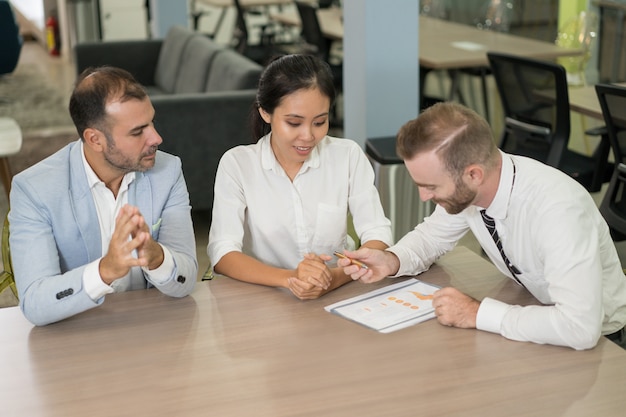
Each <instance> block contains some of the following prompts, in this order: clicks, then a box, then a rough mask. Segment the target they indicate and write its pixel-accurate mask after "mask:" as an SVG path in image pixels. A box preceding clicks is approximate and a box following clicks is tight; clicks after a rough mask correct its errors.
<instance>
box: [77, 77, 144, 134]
mask: <svg viewBox="0 0 626 417" xmlns="http://www.w3.org/2000/svg"><path fill="white" fill-rule="evenodd" d="M147 96H148V95H147V93H146V90H145V89H144V88H143V86H142V85H141V84H139V83H138V82H137V80H135V78H134V77H133V76H132V75H131V74H130V73H129V72H128V71H126V70H123V69H121V68H116V67H110V66H103V67H97V68H93V67H90V68H87V69H85V70H84V71H83V72H82V73H81V74H80V76H79V77H78V79H77V80H76V86H75V87H74V91H73V92H72V96H71V97H70V105H69V110H70V116H71V117H72V121H73V122H74V126H76V131H77V132H78V136H80V137H81V138H82V137H83V132H84V131H85V129H87V128H96V129H98V130H101V131H102V132H104V133H108V125H107V114H106V105H107V103H108V102H109V101H110V100H111V99H114V98H116V99H119V100H120V101H122V102H124V101H127V100H131V99H136V100H143V99H145V98H146V97H147Z"/></svg>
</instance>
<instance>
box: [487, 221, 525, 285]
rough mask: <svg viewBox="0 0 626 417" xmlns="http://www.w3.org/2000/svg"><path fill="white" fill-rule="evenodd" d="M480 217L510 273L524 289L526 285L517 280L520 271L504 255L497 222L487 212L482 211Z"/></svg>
mask: <svg viewBox="0 0 626 417" xmlns="http://www.w3.org/2000/svg"><path fill="white" fill-rule="evenodd" d="M480 215H481V216H482V218H483V222H484V223H485V226H486V227H487V230H488V231H489V234H490V235H491V237H492V238H493V241H494V242H495V243H496V247H497V248H498V251H499V252H500V256H502V259H503V260H504V264H505V265H506V267H507V268H508V269H509V272H511V275H513V278H515V281H517V283H518V284H519V285H521V286H522V287H523V286H524V284H522V282H521V281H520V280H519V279H518V278H517V275H519V274H521V272H520V270H519V269H517V268H516V267H515V265H513V263H512V262H511V261H509V258H508V257H507V256H506V253H504V249H502V242H501V241H500V236H498V231H497V230H496V222H495V221H494V220H493V217H491V216H489V215H488V214H487V210H481V211H480Z"/></svg>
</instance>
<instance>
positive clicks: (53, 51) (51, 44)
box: [46, 15, 61, 56]
mask: <svg viewBox="0 0 626 417" xmlns="http://www.w3.org/2000/svg"><path fill="white" fill-rule="evenodd" d="M46 44H47V46H48V53H49V54H50V55H54V56H58V55H59V54H60V52H61V42H60V39H59V21H58V20H57V18H56V17H55V16H54V15H51V16H50V17H49V18H48V20H46Z"/></svg>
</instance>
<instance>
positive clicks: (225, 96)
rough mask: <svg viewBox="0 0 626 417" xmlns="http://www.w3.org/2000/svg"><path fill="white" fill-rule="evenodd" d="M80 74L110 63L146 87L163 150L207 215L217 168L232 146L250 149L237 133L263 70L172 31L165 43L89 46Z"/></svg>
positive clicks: (202, 39)
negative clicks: (179, 162) (171, 157)
mask: <svg viewBox="0 0 626 417" xmlns="http://www.w3.org/2000/svg"><path fill="white" fill-rule="evenodd" d="M75 65H76V71H77V73H80V72H81V71H83V70H84V69H85V68H87V67H90V66H100V65H113V66H117V67H120V68H124V69H126V70H128V71H129V72H131V73H132V74H133V75H134V76H135V78H137V80H138V81H139V82H141V83H142V84H143V85H144V86H146V88H147V90H148V93H149V95H150V99H151V101H152V104H153V106H154V108H155V111H156V115H155V125H156V127H157V130H158V131H159V133H160V134H161V136H162V137H163V139H164V141H163V144H162V146H161V149H162V150H164V151H166V152H170V153H172V154H175V155H178V156H179V157H180V158H181V160H182V162H183V171H184V174H185V179H186V181H187V187H188V189H189V194H190V199H191V205H192V207H193V208H194V209H197V210H211V207H212V205H213V188H212V187H211V186H210V184H212V183H213V181H212V180H213V179H214V178H215V171H216V170H217V164H218V162H219V159H220V157H221V156H222V154H223V153H224V152H225V151H226V150H228V149H230V148H232V147H233V146H236V145H239V144H244V143H250V142H251V136H250V134H249V132H248V131H247V130H246V129H242V128H241V126H242V121H245V120H247V118H248V115H249V112H250V110H251V108H252V104H253V102H254V99H255V95H256V86H257V83H258V79H259V75H260V74H261V70H262V67H261V66H260V65H259V64H257V63H255V62H254V61H252V60H250V59H248V58H246V57H245V56H243V55H241V54H239V53H237V52H235V51H234V50H232V49H230V48H227V47H225V46H223V45H219V44H217V43H215V42H214V41H212V40H211V39H209V38H208V37H206V36H203V35H201V34H199V33H197V32H193V31H191V30H189V29H187V28H183V27H181V26H173V27H172V28H171V29H170V30H169V31H168V33H167V35H166V36H165V38H163V39H158V40H156V39H154V40H134V41H133V40H131V41H117V42H94V43H82V44H78V45H77V46H76V48H75Z"/></svg>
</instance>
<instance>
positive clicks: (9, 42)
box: [0, 1, 24, 75]
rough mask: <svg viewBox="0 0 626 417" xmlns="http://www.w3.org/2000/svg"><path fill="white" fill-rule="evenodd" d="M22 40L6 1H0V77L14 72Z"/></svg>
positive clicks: (11, 10) (13, 15) (9, 5)
mask: <svg viewBox="0 0 626 417" xmlns="http://www.w3.org/2000/svg"><path fill="white" fill-rule="evenodd" d="M23 42H24V40H23V39H22V36H21V35H20V29H19V27H18V25H17V20H16V19H15V14H14V13H13V9H11V4H10V3H9V2H8V1H0V75H3V74H10V73H12V72H13V71H14V70H15V67H16V66H17V62H18V60H19V58H20V53H21V51H22V44H23Z"/></svg>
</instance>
